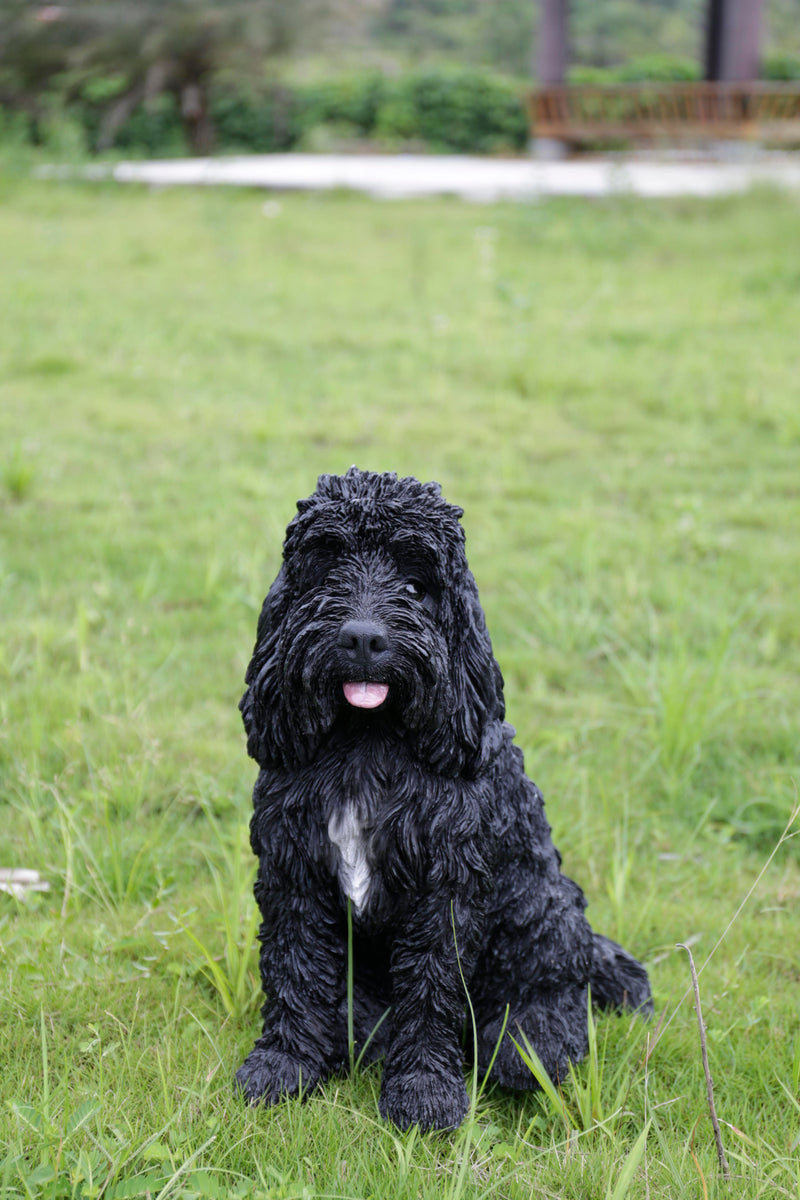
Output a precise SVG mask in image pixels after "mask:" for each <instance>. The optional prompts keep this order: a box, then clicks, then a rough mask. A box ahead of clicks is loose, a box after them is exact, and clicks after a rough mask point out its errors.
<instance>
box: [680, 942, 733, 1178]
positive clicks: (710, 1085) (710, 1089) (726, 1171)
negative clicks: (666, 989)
mask: <svg viewBox="0 0 800 1200" xmlns="http://www.w3.org/2000/svg"><path fill="white" fill-rule="evenodd" d="M678 949H679V950H685V951H686V953H687V954H688V955H689V967H690V968H691V972H692V986H693V988H694V1008H695V1012H696V1013H697V1024H698V1026H699V1027H700V1050H701V1052H702V1055H703V1070H704V1072H705V1076H706V1092H707V1094H708V1111H709V1112H710V1114H711V1124H712V1125H713V1126H714V1138H715V1141H716V1143H717V1158H718V1159H719V1165H720V1170H721V1171H722V1174H723V1177H724V1178H725V1181H726V1183H730V1181H731V1172H730V1167H729V1166H728V1160H727V1158H726V1157H725V1150H724V1147H723V1145H722V1134H721V1132H720V1128H719V1121H718V1120H717V1110H716V1108H715V1106H714V1081H713V1080H712V1078H711V1071H710V1070H709V1066H708V1047H707V1045H706V1027H705V1025H704V1024H703V1010H702V1009H701V1007H700V985H699V983H698V982H697V971H696V970H695V965H694V958H693V957H692V952H691V950H690V949H689V947H688V946H686V945H684V943H683V942H678Z"/></svg>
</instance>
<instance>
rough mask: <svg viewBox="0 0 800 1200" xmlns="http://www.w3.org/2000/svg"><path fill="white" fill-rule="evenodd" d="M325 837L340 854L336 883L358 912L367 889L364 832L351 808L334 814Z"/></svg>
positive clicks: (367, 873) (368, 879) (367, 878)
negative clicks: (338, 883) (340, 886)
mask: <svg viewBox="0 0 800 1200" xmlns="http://www.w3.org/2000/svg"><path fill="white" fill-rule="evenodd" d="M328 837H329V838H330V839H331V841H332V842H333V844H334V845H335V846H336V847H337V849H338V851H339V882H340V883H341V885H342V890H343V891H344V892H345V894H346V895H348V896H349V897H350V899H351V900H352V901H353V904H354V905H355V907H356V910H359V909H361V907H362V906H363V904H364V901H365V900H366V898H367V892H368V891H369V885H370V872H369V863H368V861H367V844H366V840H365V838H364V830H363V828H362V825H361V822H360V821H359V819H358V815H357V813H356V812H355V810H354V809H353V808H350V807H347V808H344V809H342V811H341V812H338V813H334V814H333V816H332V817H331V818H330V820H329V821H328Z"/></svg>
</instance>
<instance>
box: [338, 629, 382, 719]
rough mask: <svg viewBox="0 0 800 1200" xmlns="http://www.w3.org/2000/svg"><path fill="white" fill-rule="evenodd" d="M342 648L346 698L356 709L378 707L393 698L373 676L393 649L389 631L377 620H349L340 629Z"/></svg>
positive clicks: (340, 646) (339, 644)
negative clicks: (390, 645) (388, 634)
mask: <svg viewBox="0 0 800 1200" xmlns="http://www.w3.org/2000/svg"><path fill="white" fill-rule="evenodd" d="M338 646H339V649H340V651H341V652H342V657H343V659H344V663H343V665H344V666H345V670H346V672H347V674H350V672H351V671H352V677H351V678H350V679H349V680H347V681H346V682H345V683H344V684H343V685H342V687H343V690H344V698H345V700H346V701H347V703H348V704H350V705H352V706H353V708H378V707H379V706H380V705H381V704H383V702H384V700H385V699H386V697H387V696H388V695H389V687H388V685H387V684H385V683H378V682H377V681H375V680H374V679H371V678H370V677H371V676H374V675H375V674H376V673H378V672H379V671H380V668H381V665H382V662H383V661H384V660H385V658H386V655H387V653H388V650H389V639H388V637H387V636H386V630H385V629H384V627H383V626H382V625H379V624H378V622H377V621H357V620H353V621H345V623H344V625H342V628H341V629H340V630H339V637H338Z"/></svg>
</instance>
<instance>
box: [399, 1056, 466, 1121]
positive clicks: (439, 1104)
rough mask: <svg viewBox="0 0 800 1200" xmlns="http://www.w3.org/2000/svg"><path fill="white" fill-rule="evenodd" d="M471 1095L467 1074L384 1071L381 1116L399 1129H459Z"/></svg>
mask: <svg viewBox="0 0 800 1200" xmlns="http://www.w3.org/2000/svg"><path fill="white" fill-rule="evenodd" d="M468 1108H469V1098H468V1096H467V1089H466V1086H465V1084H464V1079H463V1076H462V1075H461V1074H460V1072H459V1073H457V1074H455V1073H454V1074H453V1075H449V1074H444V1075H443V1074H441V1073H439V1072H434V1071H425V1070H420V1071H415V1072H413V1073H408V1074H404V1075H393V1074H389V1075H388V1076H387V1075H386V1074H384V1077H383V1086H382V1087H381V1098H380V1110H381V1116H382V1117H386V1118H388V1120H390V1121H392V1122H393V1124H395V1125H396V1126H397V1127H398V1129H410V1128H411V1126H412V1125H419V1127H420V1129H423V1130H425V1129H455V1128H456V1126H458V1125H460V1124H461V1122H462V1121H463V1120H464V1117H465V1116H466V1113H467V1109H468Z"/></svg>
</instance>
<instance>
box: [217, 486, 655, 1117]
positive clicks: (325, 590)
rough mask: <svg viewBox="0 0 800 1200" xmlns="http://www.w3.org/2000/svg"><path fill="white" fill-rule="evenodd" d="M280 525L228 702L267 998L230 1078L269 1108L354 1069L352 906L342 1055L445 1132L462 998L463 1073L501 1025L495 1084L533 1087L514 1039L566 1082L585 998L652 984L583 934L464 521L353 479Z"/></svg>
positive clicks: (462, 1108)
mask: <svg viewBox="0 0 800 1200" xmlns="http://www.w3.org/2000/svg"><path fill="white" fill-rule="evenodd" d="M297 507H298V510H299V511H298V515H297V516H296V517H295V518H294V520H293V521H292V523H291V524H290V525H289V528H288V530H287V535H286V541H285V543H284V555H283V565H282V567H281V570H280V572H279V574H278V577H277V579H276V580H275V582H274V583H273V585H272V587H271V588H270V590H269V594H268V596H267V598H266V600H265V601H264V607H263V609H262V611H261V617H260V619H259V622H258V638H257V641H256V646H255V652H254V654H253V659H252V661H251V663H250V666H249V668H248V671H247V677H246V681H247V685H248V686H247V691H246V692H245V694H244V696H243V697H242V701H241V705H240V707H241V710H242V715H243V718H244V724H245V728H246V730H247V738H248V740H247V748H248V751H249V753H250V754H251V755H252V757H253V758H254V759H255V760H256V761H257V762H258V764H259V766H260V768H261V770H260V773H259V776H258V779H257V781H256V785H255V791H254V795H253V802H254V806H255V812H254V815H253V818H252V823H251V842H252V847H253V851H254V853H255V854H256V855H258V858H259V864H260V865H259V872H258V878H257V881H256V885H255V894H256V899H257V900H258V904H259V906H260V909H261V915H262V918H263V922H262V925H261V931H260V939H261V960H260V962H261V976H262V980H263V985H264V991H265V994H266V998H267V999H266V1003H265V1005H264V1010H263V1015H264V1032H263V1035H262V1036H261V1037H260V1038H259V1039H258V1041H257V1042H256V1046H255V1049H254V1050H253V1051H252V1052H251V1053H250V1055H249V1056H248V1058H247V1060H246V1061H245V1063H244V1065H243V1066H242V1067H241V1068H240V1070H239V1071H238V1073H237V1082H238V1085H239V1087H240V1088H241V1090H242V1092H243V1093H244V1095H245V1096H246V1097H247V1098H248V1099H249V1100H250V1101H252V1102H255V1101H258V1100H263V1101H265V1102H266V1103H270V1104H272V1103H275V1102H276V1101H278V1100H280V1099H281V1098H283V1097H286V1096H292V1095H297V1094H298V1092H301V1091H303V1092H306V1091H307V1090H308V1089H310V1088H312V1087H314V1085H315V1084H316V1083H317V1082H318V1081H319V1080H321V1079H323V1078H324V1077H325V1076H326V1075H329V1074H330V1073H331V1072H332V1071H335V1070H336V1069H337V1068H340V1067H342V1066H343V1065H344V1064H345V1063H346V1062H347V1061H348V1051H349V1046H348V1002H347V976H348V969H347V960H348V934H347V898H348V896H349V897H350V900H351V904H352V928H353V942H352V944H353V955H354V970H353V992H354V995H353V1004H352V1010H351V1013H350V1016H351V1020H352V1025H353V1029H354V1035H355V1043H356V1052H359V1051H360V1050H361V1049H363V1048H364V1047H365V1046H366V1045H367V1043H368V1042H369V1045H368V1048H367V1057H371V1058H377V1057H378V1056H380V1055H383V1054H385V1056H386V1063H385V1067H384V1072H383V1083H382V1088H381V1099H380V1109H381V1113H382V1114H383V1115H384V1116H386V1117H389V1118H390V1119H391V1120H392V1121H394V1123H395V1124H396V1125H398V1126H400V1128H402V1129H405V1128H409V1127H410V1126H412V1125H415V1124H419V1125H420V1126H422V1127H423V1128H426V1129H430V1128H433V1129H441V1128H447V1127H451V1126H455V1125H458V1123H459V1122H460V1121H461V1120H462V1118H463V1117H464V1114H465V1113H466V1111H467V1107H468V1101H467V1092H466V1088H465V1084H464V1077H463V1073H462V1050H461V1038H462V1032H463V1027H464V1018H465V1004H466V996H465V991H464V983H466V986H467V988H468V990H469V996H470V999H471V1002H472V1006H473V1009H474V1013H475V1021H476V1024H477V1035H478V1065H479V1067H480V1068H481V1069H483V1070H485V1069H486V1068H487V1067H488V1065H489V1062H490V1060H491V1057H492V1054H493V1052H494V1050H495V1046H496V1044H497V1042H498V1040H499V1039H500V1035H501V1031H502V1027H503V1021H504V1017H505V1015H506V1009H508V1019H507V1026H506V1028H507V1032H506V1034H505V1035H504V1036H503V1038H502V1041H501V1042H500V1046H499V1050H498V1053H497V1056H496V1058H495V1062H494V1065H493V1067H492V1078H493V1079H495V1080H497V1081H498V1082H499V1083H501V1084H505V1085H507V1086H510V1087H515V1088H531V1087H535V1086H536V1085H535V1081H534V1079H533V1076H532V1075H531V1073H530V1071H529V1070H528V1068H527V1067H526V1066H525V1064H524V1063H523V1061H522V1059H521V1057H520V1055H519V1053H518V1051H517V1049H516V1047H515V1045H514V1043H513V1041H512V1040H511V1038H512V1037H513V1038H516V1039H517V1041H519V1038H520V1031H522V1032H523V1033H524V1034H525V1035H526V1037H528V1038H529V1039H530V1041H531V1043H532V1044H533V1046H534V1047H535V1048H536V1050H537V1052H538V1054H539V1056H540V1058H541V1060H542V1062H543V1063H544V1066H545V1068H546V1069H547V1071H548V1073H549V1074H550V1075H551V1076H552V1078H553V1079H558V1078H563V1077H564V1074H565V1072H566V1070H567V1064H568V1062H569V1061H570V1060H577V1059H580V1058H581V1057H582V1056H583V1055H584V1054H585V1053H586V1049H587V985H589V984H590V985H591V994H592V999H593V1000H594V1001H595V1002H596V1003H598V1004H600V1005H602V1006H605V1007H613V1008H621V1007H623V1006H627V1007H629V1008H631V1009H638V1010H640V1011H643V1012H651V1011H652V1002H651V999H650V989H649V986H648V982H647V975H646V973H645V970H644V968H643V967H642V966H641V965H640V964H639V963H638V962H636V961H635V960H634V959H633V958H631V957H630V955H628V954H627V953H626V952H625V951H624V950H623V949H622V948H621V947H619V946H617V945H616V944H615V943H614V942H611V941H609V940H608V939H607V938H604V937H601V936H600V935H599V934H596V933H593V932H592V930H591V928H590V926H589V924H588V922H587V921H586V918H585V917H584V913H583V910H584V908H585V900H584V898H583V894H582V892H581V890H580V888H579V887H578V886H577V884H575V883H573V882H572V880H570V879H567V878H566V876H564V875H562V874H561V873H560V870H559V866H560V862H561V859H560V855H559V854H558V851H557V850H556V849H555V847H554V846H553V843H552V841H551V838H550V827H549V826H548V824H547V821H546V819H545V815H544V805H543V802H542V797H541V793H540V792H539V790H538V788H537V787H536V785H535V784H533V783H532V782H531V781H530V780H529V779H528V778H527V777H526V775H525V772H524V769H523V761H522V753H521V751H520V750H518V749H517V748H516V747H515V746H514V745H513V742H512V738H513V736H514V730H513V729H512V727H511V726H510V725H508V724H505V723H504V720H503V717H504V705H503V680H502V676H501V674H500V669H499V667H498V665H497V663H496V662H495V659H494V658H493V656H492V647H491V642H490V641H489V635H488V633H487V631H486V624H485V621H484V616H483V612H482V609H481V606H480V601H479V599H478V590H477V587H476V586H475V581H474V579H473V577H472V575H471V573H470V571H469V568H468V566H467V560H466V558H465V555H464V534H463V531H462V529H461V527H460V525H459V523H458V522H459V517H461V515H462V510H461V509H459V508H454V507H453V506H452V505H449V504H447V503H446V502H445V500H444V499H443V498H442V496H441V493H440V489H439V486H438V484H435V483H426V484H421V483H419V482H418V481H417V480H416V479H398V478H397V477H396V476H395V475H393V474H391V475H388V474H387V475H379V474H373V473H371V472H363V471H359V470H357V469H356V468H355V467H353V468H351V470H350V471H348V472H347V474H346V475H344V476H330V475H323V476H321V478H320V479H319V482H318V484H317V490H316V491H315V492H314V494H313V495H312V496H310V497H309V498H308V499H307V500H301V501H300V502H299V503H298V506H297ZM462 975H463V982H462ZM389 1008H390V1009H391V1011H390V1014H389V1017H388V1018H387V1020H386V1021H384V1022H383V1023H380V1022H381V1017H382V1016H383V1015H384V1013H385V1012H386V1010H387V1009H389ZM379 1023H380V1024H379ZM376 1026H378V1028H377V1029H376ZM370 1035H373V1036H372V1040H371V1041H370V1040H369V1039H370ZM466 1043H467V1046H468V1047H470V1046H471V1045H472V1038H471V1036H470V1037H467V1039H466Z"/></svg>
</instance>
